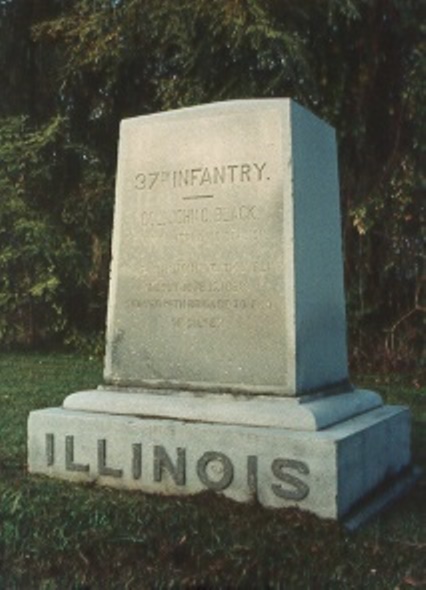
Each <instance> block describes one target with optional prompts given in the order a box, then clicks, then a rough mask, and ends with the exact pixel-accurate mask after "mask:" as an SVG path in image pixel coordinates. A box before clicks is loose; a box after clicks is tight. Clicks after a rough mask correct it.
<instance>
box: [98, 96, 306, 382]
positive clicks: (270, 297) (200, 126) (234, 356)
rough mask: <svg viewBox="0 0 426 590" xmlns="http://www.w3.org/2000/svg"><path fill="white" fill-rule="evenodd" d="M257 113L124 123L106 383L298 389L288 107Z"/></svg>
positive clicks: (212, 109)
mask: <svg viewBox="0 0 426 590" xmlns="http://www.w3.org/2000/svg"><path fill="white" fill-rule="evenodd" d="M254 103H259V101H249V105H246V104H245V103H236V104H232V103H231V106H230V105H229V104H228V105H213V106H212V105H210V106H208V107H196V108H194V109H184V110H183V111H180V112H179V113H178V114H175V113H165V114H161V115H154V116H147V117H138V118H136V119H131V120H127V121H124V122H123V124H122V128H121V137H120V148H119V164H118V178H117V195H116V199H117V201H116V213H115V221H114V238H113V265H112V277H111V286H110V289H111V292H110V301H109V316H108V338H107V354H106V366H105V369H106V370H105V379H106V382H107V383H113V384H123V385H132V384H134V385H148V386H156V385H157V386H162V385H164V386H167V387H170V386H171V387H176V388H182V389H185V388H188V387H190V388H201V389H207V390H212V391H215V390H221V389H222V388H226V389H228V390H231V391H232V389H244V390H245V389H247V390H250V391H254V392H256V391H257V390H259V391H262V392H263V391H265V392H269V391H271V392H280V393H282V392H286V393H292V392H294V383H295V376H294V350H295V342H294V304H293V293H294V288H293V285H292V276H293V274H292V271H291V269H286V270H288V271H289V272H284V270H285V256H287V258H289V260H290V261H291V260H292V255H291V253H290V255H289V254H288V253H287V254H285V249H286V247H288V245H289V244H290V242H291V235H288V234H287V235H284V223H283V218H284V216H285V215H291V169H290V153H289V149H290V147H289V139H288V142H287V143H286V142H285V141H283V137H288V138H289V101H266V103H264V101H261V104H260V103H259V104H258V105H256V104H254ZM286 209H287V210H286ZM286 225H287V226H288V227H291V223H288V224H286ZM289 299H290V300H289Z"/></svg>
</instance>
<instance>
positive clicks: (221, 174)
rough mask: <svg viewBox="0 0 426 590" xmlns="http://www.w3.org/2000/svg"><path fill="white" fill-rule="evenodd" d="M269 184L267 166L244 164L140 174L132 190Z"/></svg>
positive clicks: (262, 164)
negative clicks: (251, 183)
mask: <svg viewBox="0 0 426 590" xmlns="http://www.w3.org/2000/svg"><path fill="white" fill-rule="evenodd" d="M263 180H269V177H268V176H267V173H266V162H244V163H240V164H238V163H237V164H220V165H218V166H197V167H194V168H184V169H180V170H154V171H142V172H138V173H137V174H136V175H135V184H134V187H135V189H137V190H139V191H152V190H155V189H157V188H160V186H161V188H165V187H168V188H182V187H205V186H209V185H224V184H236V183H239V184H241V183H247V182H262V181H263Z"/></svg>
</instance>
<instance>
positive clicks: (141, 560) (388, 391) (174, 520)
mask: <svg viewBox="0 0 426 590" xmlns="http://www.w3.org/2000/svg"><path fill="white" fill-rule="evenodd" d="M101 374H102V363H101V361H99V360H98V359H85V358H79V357H75V356H66V355H50V356H49V355H36V354H32V355H13V354H1V355H0V590H3V589H4V590H13V589H19V590H27V589H29V590H30V589H33V588H34V589H43V590H54V589H55V590H56V589H58V590H59V589H60V590H63V589H75V590H77V589H80V590H83V589H87V590H88V589H95V588H96V589H98V588H99V589H113V588H114V589H115V588H116V589H117V590H118V589H120V590H121V589H129V590H132V589H135V590H136V589H137V590H139V589H144V588H147V589H148V588H155V589H157V588H220V589H222V588H271V589H272V588H277V589H278V588H289V589H293V588H301V589H315V590H316V589H321V588H324V589H325V588H327V589H337V588H339V589H342V590H343V589H345V590H346V589H350V588H354V589H359V588H362V589H364V588H377V589H379V588H382V589H384V590H389V589H392V590H396V589H400V590H404V589H407V590H408V589H410V588H426V501H425V500H426V498H425V490H426V479H425V478H423V479H422V480H421V481H420V482H419V483H418V485H417V486H416V487H415V489H414V490H413V491H412V492H411V493H410V494H409V495H408V496H406V497H405V498H403V499H401V500H399V501H398V502H397V503H396V504H395V505H394V506H392V507H391V508H390V509H389V510H388V511H387V512H386V513H384V514H382V515H381V516H379V517H377V518H376V519H375V520H374V521H372V522H371V523H370V524H369V525H367V526H365V527H364V528H362V529H361V530H359V531H358V532H356V533H354V534H348V533H347V532H345V530H344V529H343V528H342V527H340V526H339V525H338V524H336V523H334V522H330V521H321V520H320V519H318V518H317V517H315V516H313V515H310V514H306V513H302V512H301V511H298V510H294V509H291V510H270V509H266V508H263V507H261V506H258V505H245V504H237V503H235V502H232V501H231V500H226V499H224V498H221V497H218V496H214V495H212V494H211V493H206V494H201V495H199V496H197V497H193V498H190V497H187V498H179V499H177V498H170V497H169V498H167V497H161V496H148V495H144V494H142V493H141V492H123V491H117V490H110V489H106V488H97V487H93V486H91V485H74V484H70V483H66V482H61V481H57V480H49V479H48V478H45V477H40V476H29V475H28V474H27V471H26V421H27V417H28V413H29V412H30V411H31V410H34V409H36V408H43V407H49V406H58V405H61V403H62V401H63V399H64V397H65V396H66V395H67V394H69V393H72V392H74V391H78V390H80V389H87V388H92V387H94V386H96V385H98V384H99V383H100V382H101V381H102V377H101ZM354 381H355V383H356V384H357V385H361V386H363V387H370V388H372V389H375V390H376V391H379V392H380V393H381V394H382V395H383V396H384V398H385V399H386V400H387V401H388V402H390V403H398V404H400V403H402V404H407V405H409V406H410V407H411V409H412V412H413V454H414V458H415V462H416V463H417V464H419V465H421V466H422V467H423V468H424V469H426V452H425V449H426V391H425V389H424V388H423V389H422V388H421V387H420V386H419V384H418V383H417V382H416V381H412V382H410V380H409V379H407V378H402V377H400V376H395V377H389V378H386V379H383V378H379V377H376V376H374V375H373V376H364V377H362V378H361V377H360V378H358V379H354Z"/></svg>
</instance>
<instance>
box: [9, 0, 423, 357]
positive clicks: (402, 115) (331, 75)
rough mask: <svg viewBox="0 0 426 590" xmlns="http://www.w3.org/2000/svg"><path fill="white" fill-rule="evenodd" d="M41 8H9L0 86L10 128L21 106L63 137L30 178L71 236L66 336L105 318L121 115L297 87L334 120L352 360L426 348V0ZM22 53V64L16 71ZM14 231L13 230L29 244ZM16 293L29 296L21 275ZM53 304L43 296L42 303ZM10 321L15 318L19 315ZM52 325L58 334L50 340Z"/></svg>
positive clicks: (25, 3) (64, 289) (120, 0)
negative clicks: (425, 333) (425, 301)
mask: <svg viewBox="0 0 426 590" xmlns="http://www.w3.org/2000/svg"><path fill="white" fill-rule="evenodd" d="M41 4H42V3H40V2H36V1H35V0H3V1H1V2H0V47H1V48H2V50H3V51H2V52H0V55H1V56H2V57H1V58H0V59H2V60H3V63H2V64H1V65H2V67H1V68H0V70H1V71H3V72H6V75H5V76H4V80H5V81H6V82H7V84H6V86H5V85H2V88H6V90H1V91H0V92H1V93H3V95H4V101H3V102H2V104H3V105H4V106H3V111H2V114H3V116H4V117H7V118H8V119H4V121H6V123H3V124H4V125H6V127H5V129H7V126H8V125H9V124H12V123H11V121H15V123H16V121H17V120H18V119H16V117H22V116H23V115H25V116H26V117H27V119H25V121H26V124H31V125H33V126H34V127H33V133H34V134H35V135H36V136H37V137H39V138H41V137H44V136H45V135H46V134H47V130H48V129H57V130H58V131H57V139H56V140H55V141H53V139H52V140H51V144H49V145H51V148H52V149H53V145H54V144H55V145H56V148H55V156H54V157H49V156H47V151H46V149H45V148H46V146H45V148H43V149H41V148H40V151H38V152H37V153H38V154H39V160H38V164H37V166H35V167H34V168H33V169H32V174H33V177H31V176H30V178H32V180H31V183H33V184H34V186H37V187H38V189H37V191H38V194H40V195H42V196H41V197H40V200H39V202H38V209H37V210H38V211H39V214H40V219H45V222H44V223H47V224H48V223H53V220H56V221H55V223H54V226H55V228H56V232H57V236H58V239H59V237H60V236H63V240H62V242H63V244H69V247H67V246H63V248H62V249H63V250H67V251H68V252H69V254H70V261H69V264H67V265H66V267H67V268H68V271H67V272H68V273H69V277H71V276H74V275H75V276H74V280H73V281H68V282H67V279H66V277H65V274H66V273H65V274H64V272H63V271H62V270H58V273H59V274H58V278H57V281H58V282H57V283H56V286H55V289H53V287H52V289H53V291H54V292H55V293H56V294H57V297H58V299H57V302H58V305H60V307H61V310H62V311H61V314H62V315H61V317H65V318H66V326H67V329H66V330H65V331H64V334H65V333H66V331H67V330H68V331H69V330H70V329H71V328H73V329H79V328H80V327H81V318H82V317H84V318H86V320H87V318H88V317H89V316H91V311H93V310H94V309H95V310H96V313H95V314H94V319H93V322H92V324H91V327H92V328H95V327H98V328H99V326H100V325H101V320H100V318H101V317H102V313H103V310H104V307H105V293H106V288H107V287H106V281H107V259H108V257H107V254H106V253H107V252H108V240H109V235H110V228H111V216H110V212H111V204H112V200H113V189H112V179H113V176H114V170H115V158H116V143H117V135H118V123H119V120H120V119H121V118H124V117H127V116H132V115H140V114H144V113H150V112H154V111H159V110H165V109H171V108H178V107H181V106H188V105H193V104H197V103H200V102H210V101H217V100H226V99H231V98H249V97H273V96H291V97H292V98H294V99H296V100H298V101H299V102H300V103H301V104H303V105H305V106H306V107H307V108H309V109H310V110H312V111H314V112H315V113H316V114H318V115H319V116H321V117H322V118H324V119H326V120H327V121H329V122H330V123H331V124H332V125H333V126H334V127H335V128H336V130H337V137H338V145H339V159H340V172H341V194H342V209H343V231H344V241H345V263H346V277H347V288H348V302H349V318H350V329H351V337H352V346H351V348H352V350H353V351H354V357H355V358H359V359H361V360H362V357H363V355H365V359H366V358H368V357H370V356H371V352H372V351H373V350H375V351H376V353H386V354H387V355H388V356H389V358H390V359H391V360H393V361H395V360H396V361H397V362H406V361H407V360H408V358H409V357H411V358H413V355H416V354H418V353H419V346H420V344H419V342H420V336H419V335H420V334H421V331H420V329H419V319H420V317H421V310H420V309H421V304H420V296H421V264H422V257H421V249H422V243H421V240H422V233H421V222H422V214H423V210H422V191H424V188H425V181H424V177H422V176H421V166H420V162H421V159H422V157H423V156H424V153H423V151H422V150H424V147H423V146H424V145H425V142H424V133H425V106H424V99H423V97H424V91H425V88H424V80H425V73H426V72H425V69H426V65H425V63H426V60H425V41H424V32H425V31H424V25H422V22H423V21H422V16H423V15H422V5H421V3H419V2H417V1H416V0H344V1H341V0H318V1H313V0H300V1H299V2H297V3H293V2H288V1H283V0H209V2H206V0H182V1H180V2H175V1H173V0H162V1H161V2H158V1H157V0H72V1H67V2H65V1H61V0H48V1H47V2H45V3H43V8H42V7H41ZM11 31H16V32H19V35H12V33H11ZM17 39H18V40H17ZM12 51H15V54H16V55H17V56H18V59H17V61H16V63H15V65H14V66H13V67H9V68H8V67H7V66H8V65H9V64H8V60H9V59H10V58H9V57H8V56H10V55H11V52H12ZM10 117H15V119H13V120H12V119H10ZM21 121H22V119H21ZM55 125H56V127H55ZM52 126H53V127H52ZM59 129H61V130H62V131H61V132H59ZM59 136H60V137H61V140H60V142H59V143H60V147H58V146H57V141H58V137H59ZM55 142H56V143H55ZM18 143H19V142H18ZM15 148H16V150H18V151H17V152H16V154H17V155H18V152H19V149H20V148H19V146H18V144H16V145H15ZM11 149H12V148H11ZM43 150H44V151H43ZM11 153H12V152H11ZM36 169H37V170H38V172H37V170H36ZM42 170H44V173H43V174H42V173H41V171H42ZM0 174H2V175H3V176H4V173H3V172H0ZM40 174H41V175H42V176H43V180H42V179H41V178H39V177H38V175H40ZM49 175H50V177H49ZM2 182H3V181H2ZM28 182H29V181H28ZM12 192H13V190H12ZM30 194H32V192H31V191H27V192H26V193H25V195H26V197H25V198H24V201H25V207H27V208H28V207H30V204H31V197H30ZM53 195H55V196H53ZM58 195H59V197H58ZM16 198H17V197H16ZM53 202H55V206H54V207H52V203H53ZM0 207H1V208H3V200H2V204H1V205H0ZM25 210H26V211H27V209H25ZM18 217H19V216H17V217H16V219H18ZM36 217H37V216H36ZM40 219H38V220H37V221H38V222H40V223H41V221H40ZM46 227H47V226H46ZM12 228H14V225H13V224H12V225H10V226H9V227H8V228H7V231H8V232H9V233H10V232H12V233H13V239H14V240H17V241H18V242H19V243H20V244H21V243H22V241H21V240H22V239H21V238H18V237H17V235H18V234H16V233H15V229H13V231H12ZM50 235H51V236H53V235H54V232H50ZM70 236H71V237H70ZM67 238H69V239H70V240H71V241H70V242H67ZM52 239H53V237H52ZM35 243H37V242H36V241H35V242H34V244H35ZM71 244H72V246H71ZM51 246H52V248H53V250H55V256H56V255H57V256H60V251H61V250H60V249H58V248H56V246H53V242H52V244H51ZM55 268H56V267H55ZM57 268H58V269H61V268H62V262H60V260H59V259H58V260H57ZM10 273H11V270H8V273H7V276H11V275H10ZM53 276H57V275H55V274H54V273H53V272H52V277H53ZM46 277H47V275H46ZM10 280H11V279H10ZM46 280H47V279H46ZM71 282H72V283H73V284H71ZM52 285H53V283H52ZM82 285H84V288H83V287H82ZM4 289H5V292H6V291H7V288H6V287H4ZM20 289H21V291H28V289H27V288H26V287H23V283H20ZM60 293H62V295H60ZM55 296H56V295H55ZM62 296H64V297H65V298H64V299H63V298H62ZM76 301H79V302H80V303H79V304H78V305H76V304H75V302H76ZM73 302H74V303H73ZM50 305H51V303H50V301H49V300H48V298H47V295H46V299H45V311H46V312H47V311H48V310H49V306H50ZM89 310H91V311H89ZM79 318H80V319H79ZM3 323H4V324H5V325H10V317H8V315H5V316H4V321H3ZM83 323H84V324H85V325H87V322H86V321H84V322H83ZM52 329H53V328H52ZM55 330H56V328H55V329H53V332H55ZM55 333H56V332H55ZM49 334H50V336H51V335H52V333H51V332H49V330H48V329H46V330H45V332H43V333H42V334H41V335H42V337H43V338H44V337H46V338H47V337H49ZM376 356H377V355H376ZM382 356H383V355H382Z"/></svg>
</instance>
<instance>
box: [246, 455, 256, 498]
mask: <svg viewBox="0 0 426 590" xmlns="http://www.w3.org/2000/svg"><path fill="white" fill-rule="evenodd" d="M247 483H248V488H249V492H250V494H252V495H253V496H254V497H255V498H256V497H257V457H256V456H255V455H250V456H249V457H247Z"/></svg>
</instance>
